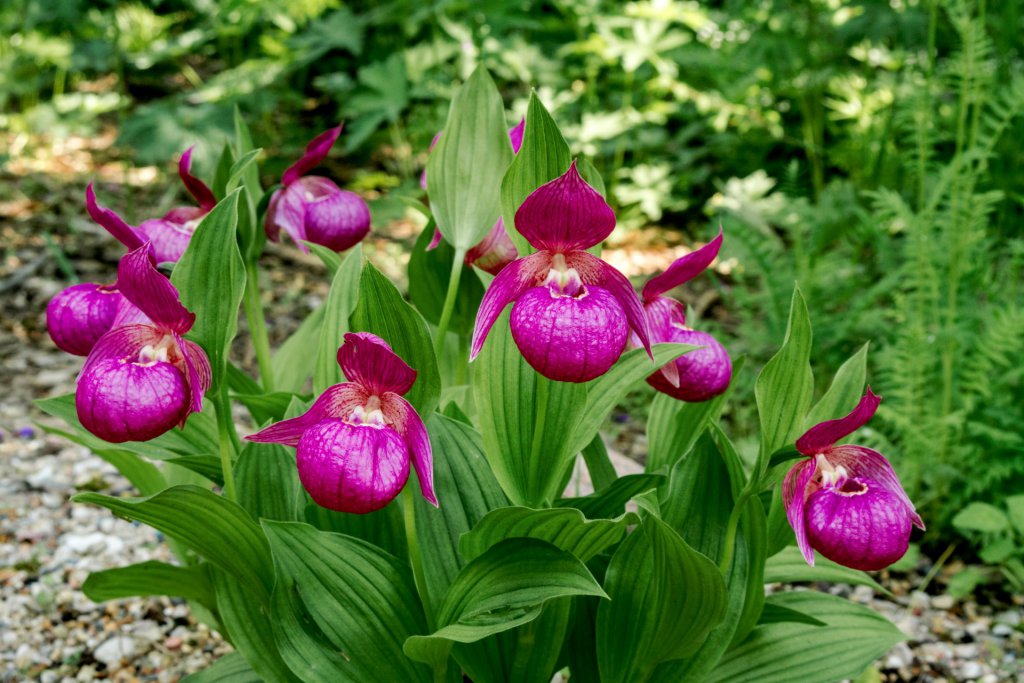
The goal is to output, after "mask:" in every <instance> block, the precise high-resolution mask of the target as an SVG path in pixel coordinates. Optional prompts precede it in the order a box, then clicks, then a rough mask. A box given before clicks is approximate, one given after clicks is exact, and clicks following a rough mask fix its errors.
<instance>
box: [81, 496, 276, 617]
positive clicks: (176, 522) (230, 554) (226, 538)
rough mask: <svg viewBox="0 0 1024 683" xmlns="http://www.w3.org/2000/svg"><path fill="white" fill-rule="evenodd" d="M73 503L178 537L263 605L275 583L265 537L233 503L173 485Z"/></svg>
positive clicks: (83, 497) (84, 499)
mask: <svg viewBox="0 0 1024 683" xmlns="http://www.w3.org/2000/svg"><path fill="white" fill-rule="evenodd" d="M72 500H73V501H75V502H77V503H92V504H93V505H99V506H100V507H105V508H107V509H108V510H110V511H111V512H113V513H115V514H117V515H119V516H121V517H126V518H128V519H133V520H137V521H139V522H142V523H144V524H148V525H149V526H151V527H153V528H154V529H156V530H157V531H160V532H162V533H164V534H166V535H168V536H170V537H171V538H174V539H177V540H178V541H180V542H181V543H183V544H184V545H186V546H187V547H189V548H191V549H192V550H194V551H195V552H197V553H198V554H199V555H202V556H203V557H205V558H206V559H207V560H209V561H210V562H211V563H212V564H214V565H217V566H218V567H220V568H221V569H223V570H224V571H225V572H227V573H228V574H230V575H231V576H233V577H234V578H235V579H236V580H238V581H240V582H241V583H243V584H244V585H245V586H246V587H247V588H248V589H249V590H251V591H252V592H253V594H254V595H255V596H256V597H257V599H259V600H261V601H262V602H266V601H267V599H268V597H269V590H270V586H271V584H272V583H273V570H272V567H271V564H270V549H269V547H268V546H267V539H266V538H265V537H264V536H263V532H262V531H260V528H259V527H258V526H256V523H255V522H254V521H253V520H252V517H250V516H249V514H248V513H247V512H246V511H245V510H243V509H242V508H241V507H240V506H239V505H238V504H237V503H233V502H231V501H230V500H228V499H226V498H224V497H222V496H218V495H217V494H215V493H213V492H212V491H209V490H207V489H204V488H200V487H198V486H173V487H171V488H169V489H167V490H165V491H162V492H160V493H158V494H156V495H155V496H149V497H147V498H114V497H113V496H104V495H100V494H98V493H80V494H78V495H77V496H74V497H73V498H72Z"/></svg>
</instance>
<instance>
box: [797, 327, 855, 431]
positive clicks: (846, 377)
mask: <svg viewBox="0 0 1024 683" xmlns="http://www.w3.org/2000/svg"><path fill="white" fill-rule="evenodd" d="M867 365H868V345H867V344H865V345H864V346H862V347H860V348H859V349H858V350H857V353H855V354H853V355H852V356H850V358H849V359H847V361H846V362H845V363H843V364H842V365H841V366H840V367H839V370H837V371H836V375H835V377H833V378H832V384H830V385H829V387H828V391H826V392H825V395H824V396H822V397H821V399H820V400H819V401H818V402H817V403H815V404H814V407H813V408H811V412H809V413H807V419H806V420H804V425H803V428H804V429H805V430H806V429H810V428H811V427H813V426H814V425H816V424H818V423H819V422H824V421H825V420H834V419H836V418H840V417H842V416H843V415H846V414H847V413H849V412H850V411H851V410H853V409H854V407H856V405H857V402H858V401H859V400H860V398H861V396H863V395H864V382H865V380H866V378H867Z"/></svg>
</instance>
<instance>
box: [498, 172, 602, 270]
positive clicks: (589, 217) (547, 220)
mask: <svg viewBox="0 0 1024 683" xmlns="http://www.w3.org/2000/svg"><path fill="white" fill-rule="evenodd" d="M614 229H615V213H614V212H612V208H611V207H610V206H608V202H606V201H605V200H604V197H602V196H601V195H600V193H598V191H597V190H595V189H594V188H592V187H591V186H590V185H588V184H587V182H586V181H585V180H583V178H582V177H580V174H579V172H578V171H577V170H576V162H575V161H574V162H573V163H572V165H571V166H569V170H568V171H566V172H565V173H564V174H562V176H560V177H558V178H555V179H554V180H552V181H551V182H549V183H546V184H544V185H541V186H540V187H538V188H537V189H536V190H534V191H533V193H532V194H531V195H530V196H529V197H527V198H526V201H524V202H523V204H522V206H520V207H519V210H518V211H516V230H518V231H519V232H520V234H522V236H523V237H525V238H526V241H527V242H529V243H530V244H532V245H533V246H534V247H536V248H537V249H547V250H549V251H553V252H561V253H564V252H568V251H572V250H574V249H586V248H588V247H592V246H594V245H595V244H599V243H600V242H602V241H604V239H605V238H606V237H608V235H610V234H611V232H612V230H614Z"/></svg>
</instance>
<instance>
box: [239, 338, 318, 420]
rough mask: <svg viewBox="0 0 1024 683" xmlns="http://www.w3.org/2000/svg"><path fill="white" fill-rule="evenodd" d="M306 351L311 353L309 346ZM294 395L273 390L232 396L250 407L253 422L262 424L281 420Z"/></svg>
mask: <svg viewBox="0 0 1024 683" xmlns="http://www.w3.org/2000/svg"><path fill="white" fill-rule="evenodd" d="M306 353H307V354H308V353H309V349H308V347H307V349H306ZM294 396H295V394H293V393H291V392H288V391H273V392H271V393H269V394H232V395H231V398H233V399H236V400H237V401H238V402H239V403H241V404H242V405H244V406H245V407H246V408H248V409H249V414H250V415H251V416H252V420H253V422H255V423H256V424H257V425H262V424H265V423H267V422H277V421H278V420H281V419H282V418H283V416H284V411H286V410H288V404H289V403H291V401H292V397H294Z"/></svg>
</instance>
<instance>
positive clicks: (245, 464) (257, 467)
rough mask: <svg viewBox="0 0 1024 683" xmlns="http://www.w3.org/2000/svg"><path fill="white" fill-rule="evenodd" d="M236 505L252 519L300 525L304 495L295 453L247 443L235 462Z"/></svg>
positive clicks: (275, 445) (288, 449) (303, 511)
mask: <svg viewBox="0 0 1024 683" xmlns="http://www.w3.org/2000/svg"><path fill="white" fill-rule="evenodd" d="M235 489H236V491H237V497H238V504H239V505H241V506H242V507H243V508H245V509H246V510H247V511H248V512H249V514H251V515H252V516H253V518H255V519H261V518H262V519H275V520H280V521H282V522H299V521H302V519H303V516H304V514H305V508H306V494H305V492H304V491H303V490H302V484H301V482H299V472H298V470H297V469H296V466H295V450H294V449H292V448H286V447H285V446H281V445H279V444H274V443H254V442H252V441H247V442H246V444H245V446H244V447H243V448H242V452H241V453H239V454H238V460H236V461H235Z"/></svg>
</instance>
